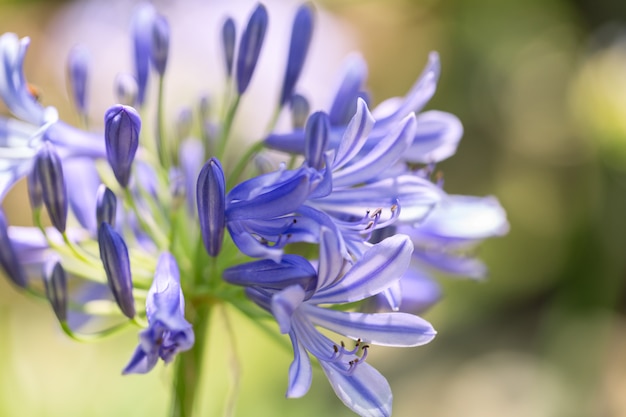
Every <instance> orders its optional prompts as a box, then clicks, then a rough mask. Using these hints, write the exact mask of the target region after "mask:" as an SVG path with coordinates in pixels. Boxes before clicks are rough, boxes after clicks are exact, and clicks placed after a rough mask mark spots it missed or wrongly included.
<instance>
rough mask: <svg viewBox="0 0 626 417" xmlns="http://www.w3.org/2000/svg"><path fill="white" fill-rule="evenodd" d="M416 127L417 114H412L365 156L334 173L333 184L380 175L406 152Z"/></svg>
mask: <svg viewBox="0 0 626 417" xmlns="http://www.w3.org/2000/svg"><path fill="white" fill-rule="evenodd" d="M415 129H416V122H415V115H413V114H411V115H410V116H407V117H406V118H405V119H404V120H403V121H402V122H400V123H398V126H397V127H395V128H394V129H393V130H391V132H390V133H389V134H387V135H386V136H385V137H384V138H383V139H382V140H381V141H380V142H378V143H377V144H376V145H375V146H374V147H373V148H372V149H371V150H370V151H369V152H368V153H367V154H366V155H364V156H363V158H361V159H359V160H358V161H357V162H355V163H354V164H351V165H348V166H345V167H344V168H343V169H341V170H340V171H338V172H336V173H334V175H333V186H334V187H343V186H347V185H354V184H359V183H362V182H366V181H368V180H370V179H372V178H374V177H376V176H377V175H379V174H380V173H381V172H382V171H384V170H385V169H387V168H388V167H390V166H391V165H392V164H394V163H395V162H396V161H398V159H400V158H401V157H402V154H403V153H404V152H406V150H407V149H408V148H409V146H410V145H411V143H412V141H413V137H414V136H415Z"/></svg>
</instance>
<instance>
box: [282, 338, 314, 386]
mask: <svg viewBox="0 0 626 417" xmlns="http://www.w3.org/2000/svg"><path fill="white" fill-rule="evenodd" d="M289 337H290V338H291V344H292V345H293V362H291V365H290V366H289V386H288V387H287V394H286V396H287V398H300V397H302V396H303V395H305V394H306V393H307V392H308V391H309V388H310V387H311V381H312V379H313V368H312V367H311V360H310V359H309V354H308V353H307V351H306V349H304V347H303V346H302V344H301V343H299V342H298V339H297V338H296V336H295V334H294V332H293V331H292V332H290V333H289Z"/></svg>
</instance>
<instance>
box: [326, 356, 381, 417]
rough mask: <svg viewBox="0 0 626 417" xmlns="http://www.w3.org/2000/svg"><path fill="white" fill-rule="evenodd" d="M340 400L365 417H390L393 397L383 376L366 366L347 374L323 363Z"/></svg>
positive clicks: (363, 364) (330, 364)
mask: <svg viewBox="0 0 626 417" xmlns="http://www.w3.org/2000/svg"><path fill="white" fill-rule="evenodd" d="M320 365H322V369H323V370H324V373H325V374H326V377H327V378H328V382H330V385H331V386H332V387H333V391H335V394H337V397H339V399H340V400H341V401H342V402H343V403H344V404H345V405H346V407H348V408H349V409H351V410H352V411H354V412H355V413H357V414H359V415H360V416H363V417H389V416H391V404H392V400H393V395H392V394H391V388H390V387H389V383H388V382H387V380H386V379H385V377H384V376H382V375H381V373H380V372H378V371H377V370H376V369H374V368H373V367H372V366H370V365H369V364H367V363H362V364H359V366H357V367H356V369H355V370H354V372H353V373H352V374H350V375H347V374H346V373H345V372H342V371H340V370H338V369H337V368H335V367H334V366H333V364H332V363H328V362H323V361H321V362H320Z"/></svg>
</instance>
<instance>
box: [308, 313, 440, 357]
mask: <svg viewBox="0 0 626 417" xmlns="http://www.w3.org/2000/svg"><path fill="white" fill-rule="evenodd" d="M302 309H303V312H304V313H305V314H306V315H307V317H308V318H309V319H310V320H311V321H312V322H313V323H314V324H316V325H318V326H321V327H324V328H325V329H328V330H331V331H333V332H335V333H337V334H342V335H344V336H347V337H350V338H352V339H361V340H363V341H366V342H367V343H372V344H375V345H381V346H398V347H409V346H420V345H424V344H426V343H428V342H430V341H431V340H433V338H434V337H435V335H436V334H437V332H436V331H435V329H433V326H432V325H431V324H430V323H429V322H427V321H426V320H424V319H422V318H420V317H418V316H414V315H412V314H407V313H374V314H368V313H355V312H346V311H337V310H330V309H327V308H322V307H317V306H314V305H311V304H308V303H306V304H305V305H303V306H302Z"/></svg>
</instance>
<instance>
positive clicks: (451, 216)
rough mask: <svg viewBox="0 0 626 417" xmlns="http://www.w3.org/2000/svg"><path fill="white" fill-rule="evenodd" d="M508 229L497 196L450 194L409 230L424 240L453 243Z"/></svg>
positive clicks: (411, 233) (497, 234) (485, 236)
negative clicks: (417, 224)
mask: <svg viewBox="0 0 626 417" xmlns="http://www.w3.org/2000/svg"><path fill="white" fill-rule="evenodd" d="M508 230H509V224H508V222H507V220H506V212H505V211H504V209H503V208H502V206H501V205H500V203H499V202H498V200H497V199H496V198H495V197H473V196H460V195H450V196H448V198H446V199H444V200H443V201H442V202H441V204H440V205H438V206H437V208H436V209H435V210H433V212H432V213H431V214H430V215H429V216H428V217H427V218H426V220H425V221H424V222H422V223H421V224H420V225H419V226H416V227H415V228H414V230H413V231H410V232H409V233H410V235H411V237H413V238H414V239H417V240H420V241H421V240H425V241H431V242H432V240H436V241H440V242H442V243H447V244H452V243H464V242H468V241H470V242H471V241H476V240H481V239H486V238H488V237H492V236H502V235H504V234H506V233H507V232H508Z"/></svg>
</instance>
